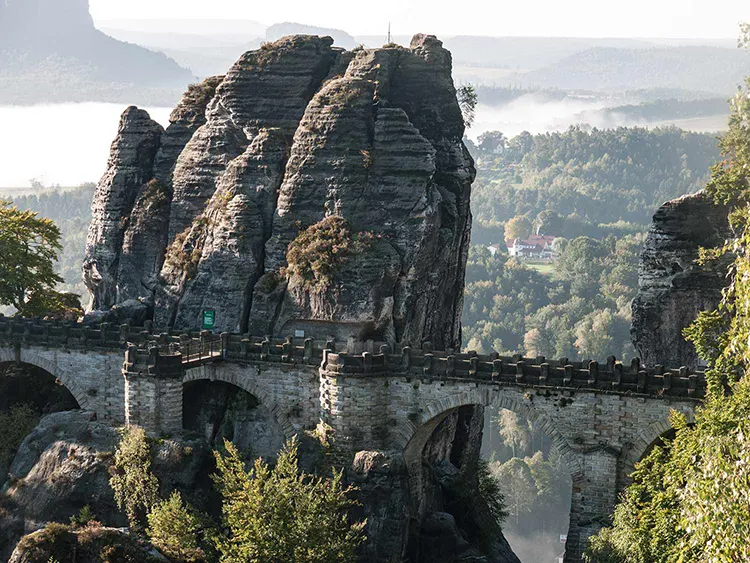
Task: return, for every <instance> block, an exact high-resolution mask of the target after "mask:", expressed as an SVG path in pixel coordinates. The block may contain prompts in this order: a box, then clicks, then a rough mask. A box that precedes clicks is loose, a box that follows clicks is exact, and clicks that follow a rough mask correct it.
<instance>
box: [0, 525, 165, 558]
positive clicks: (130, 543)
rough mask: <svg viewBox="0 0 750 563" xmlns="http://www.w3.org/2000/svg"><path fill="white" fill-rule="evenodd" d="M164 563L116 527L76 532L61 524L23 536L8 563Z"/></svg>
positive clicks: (159, 556) (154, 552) (152, 551)
mask: <svg viewBox="0 0 750 563" xmlns="http://www.w3.org/2000/svg"><path fill="white" fill-rule="evenodd" d="M48 561H59V562H60V563H101V562H102V561H127V562H128V563H157V562H164V563H167V562H168V560H167V558H166V557H164V556H162V555H161V554H160V553H159V552H157V551H156V550H155V549H146V548H145V547H144V546H143V545H142V544H141V542H139V541H138V537H137V536H135V535H134V534H130V533H129V532H127V531H124V530H121V529H116V528H105V527H87V528H83V529H79V530H74V529H71V528H70V527H68V526H64V525H61V524H52V525H50V526H49V527H47V528H45V529H43V530H39V531H37V532H33V533H31V534H29V535H27V536H25V537H24V538H23V539H22V540H21V541H20V542H19V543H18V547H16V549H15V550H14V551H13V554H12V555H11V557H10V559H9V561H8V563H43V562H48Z"/></svg>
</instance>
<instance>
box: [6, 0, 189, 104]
mask: <svg viewBox="0 0 750 563" xmlns="http://www.w3.org/2000/svg"><path fill="white" fill-rule="evenodd" d="M192 80H193V75H192V73H191V72H190V71H189V70H187V69H185V68H182V67H181V66H180V65H178V64H177V63H176V62H175V61H173V60H172V59H170V58H169V57H167V56H166V55H164V54H163V53H157V52H154V51H150V50H148V49H145V48H143V47H139V46H137V45H133V44H130V43H124V42H122V41H118V40H116V39H113V38H112V37H109V36H107V35H105V34H104V33H102V32H101V31H99V30H97V29H96V27H94V22H93V20H92V18H91V15H90V14H89V4H88V0H5V1H4V2H2V3H0V102H4V103H37V102H48V101H117V102H132V101H141V102H143V103H150V102H158V101H159V100H158V99H159V98H162V99H164V101H165V102H168V101H169V100H171V99H174V98H175V97H178V96H179V91H180V90H182V89H184V87H185V86H186V85H187V84H188V83H189V82H191V81H192ZM143 88H153V89H156V90H155V91H151V92H142V93H141V95H138V94H136V90H138V89H143ZM171 89H174V90H175V91H174V92H173V93H170V90H171Z"/></svg>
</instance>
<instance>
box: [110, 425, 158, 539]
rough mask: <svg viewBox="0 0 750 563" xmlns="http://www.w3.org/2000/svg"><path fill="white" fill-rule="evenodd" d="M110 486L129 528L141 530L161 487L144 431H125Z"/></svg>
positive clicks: (128, 429)
mask: <svg viewBox="0 0 750 563" xmlns="http://www.w3.org/2000/svg"><path fill="white" fill-rule="evenodd" d="M109 484H110V486H111V487H112V490H113V491H114V493H115V500H116V501H117V506H118V507H119V508H120V509H121V510H123V509H124V510H125V514H126V515H127V517H128V521H129V522H130V525H131V526H132V527H134V528H139V527H140V526H141V524H142V523H143V522H144V519H145V517H146V515H147V514H148V512H149V511H150V510H151V509H152V508H153V507H154V505H155V504H156V503H157V501H158V498H159V483H158V481H157V480H156V476H154V474H153V473H151V447H150V445H149V443H148V439H147V438H146V432H145V430H143V428H140V427H138V426H128V427H127V428H125V429H124V430H123V432H122V439H121V440H120V444H119V445H118V446H117V451H116V452H115V466H114V474H113V475H112V477H111V478H110V480H109Z"/></svg>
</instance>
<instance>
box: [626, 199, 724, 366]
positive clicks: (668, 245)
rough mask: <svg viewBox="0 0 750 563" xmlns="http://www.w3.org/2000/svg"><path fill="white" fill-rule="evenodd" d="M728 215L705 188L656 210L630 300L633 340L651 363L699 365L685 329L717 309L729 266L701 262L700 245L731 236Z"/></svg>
mask: <svg viewBox="0 0 750 563" xmlns="http://www.w3.org/2000/svg"><path fill="white" fill-rule="evenodd" d="M727 216H728V210H727V209H726V208H725V207H723V206H717V205H715V204H714V203H713V202H711V201H710V200H709V198H708V197H707V196H706V195H705V194H704V193H703V192H698V193H697V194H695V195H689V196H684V197H681V198H679V199H676V200H673V201H668V202H667V203H665V204H664V205H663V206H661V207H660V208H659V210H658V211H657V212H656V213H655V214H654V219H653V223H652V224H651V229H650V230H649V233H648V237H647V238H646V243H645V245H644V250H643V254H642V255H641V268H640V272H639V280H638V285H639V289H638V294H637V295H636V297H635V299H634V300H633V305H632V308H633V325H632V328H631V336H632V339H633V345H634V346H635V349H636V350H637V351H638V354H639V355H640V356H641V359H642V360H643V361H644V362H645V363H646V364H647V365H657V364H661V365H664V366H671V367H676V366H688V367H692V368H694V367H696V366H698V365H699V363H700V358H698V355H697V353H696V352H695V348H694V347H693V345H692V344H691V343H690V342H688V341H687V340H685V338H684V336H683V335H682V331H683V330H684V329H685V328H687V327H688V326H690V324H691V323H692V322H693V321H694V320H695V319H696V318H697V317H698V313H699V312H700V311H710V310H712V309H714V308H716V306H717V305H718V304H719V301H720V300H721V292H722V289H724V287H726V285H727V283H728V280H727V278H726V267H721V266H719V265H715V266H710V265H705V266H704V265H700V264H698V263H697V260H698V252H699V250H700V249H701V248H712V247H715V246H719V245H721V244H723V243H724V241H725V240H726V239H727V238H729V236H730V231H729V222H728V219H727ZM724 266H726V265H724Z"/></svg>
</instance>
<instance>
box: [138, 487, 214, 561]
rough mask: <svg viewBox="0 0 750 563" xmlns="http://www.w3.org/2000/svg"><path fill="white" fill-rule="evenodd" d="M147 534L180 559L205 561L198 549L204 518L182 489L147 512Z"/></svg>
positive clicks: (164, 551)
mask: <svg viewBox="0 0 750 563" xmlns="http://www.w3.org/2000/svg"><path fill="white" fill-rule="evenodd" d="M147 531H148V535H149V538H151V543H153V544H154V546H155V547H156V548H157V549H159V550H160V551H161V552H162V553H164V554H165V555H167V556H168V557H171V558H173V559H177V560H179V561H185V562H194V561H203V560H204V554H203V551H202V550H201V549H200V548H199V534H200V531H201V519H200V518H199V517H198V516H197V515H196V514H195V513H194V511H193V510H192V509H191V508H190V507H189V506H187V505H186V504H185V503H184V502H183V500H182V496H181V495H180V493H179V492H177V491H174V492H173V493H172V495H171V496H170V497H169V499H168V500H165V501H161V502H159V503H157V504H156V505H155V506H154V507H153V508H152V509H151V512H149V514H148V530H147Z"/></svg>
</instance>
